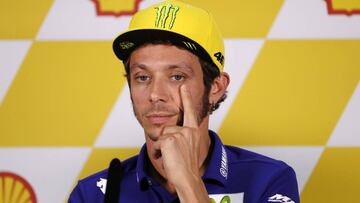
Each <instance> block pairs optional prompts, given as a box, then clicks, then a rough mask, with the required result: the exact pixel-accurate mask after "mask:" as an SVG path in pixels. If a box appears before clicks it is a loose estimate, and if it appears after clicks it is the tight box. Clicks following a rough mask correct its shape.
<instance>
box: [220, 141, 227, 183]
mask: <svg viewBox="0 0 360 203" xmlns="http://www.w3.org/2000/svg"><path fill="white" fill-rule="evenodd" d="M220 173H221V175H222V176H223V177H224V178H227V176H228V160H227V154H226V151H225V148H224V147H223V146H222V150H221V168H220Z"/></svg>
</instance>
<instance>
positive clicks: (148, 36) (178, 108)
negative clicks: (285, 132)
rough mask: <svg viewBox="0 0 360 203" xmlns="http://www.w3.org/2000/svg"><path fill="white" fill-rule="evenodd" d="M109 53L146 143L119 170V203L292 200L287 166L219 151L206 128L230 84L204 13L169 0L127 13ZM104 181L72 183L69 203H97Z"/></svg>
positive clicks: (102, 175)
mask: <svg viewBox="0 0 360 203" xmlns="http://www.w3.org/2000/svg"><path fill="white" fill-rule="evenodd" d="M113 49H114V52H115V54H116V55H117V57H118V58H119V59H120V60H122V61H123V63H124V65H125V70H126V77H127V80H128V84H129V88H130V93H131V100H132V104H133V109H134V113H135V116H136V118H137V120H138V121H139V123H140V124H141V126H142V127H143V129H144V134H145V139H146V144H145V145H144V146H143V147H142V149H141V152H140V153H139V154H138V155H137V156H135V157H132V158H130V159H127V160H125V161H124V162H123V164H122V168H121V171H119V174H121V183H120V189H119V193H120V198H119V201H120V202H151V203H156V202H187V203H189V202H191V203H197V202H199V203H200V202H202V203H203V202H223V203H224V202H236V203H242V202H246V203H255V202H299V195H298V188H297V182H296V177H295V173H294V171H293V170H292V168H291V167H289V166H288V165H286V164H285V163H283V162H281V161H277V160H273V159H270V158H267V157H264V156H262V155H259V154H256V153H252V152H249V151H246V150H243V149H240V148H236V147H231V146H225V145H223V144H222V143H221V140H220V139H219V137H218V135H217V134H216V133H215V132H213V131H210V130H208V124H209V116H210V114H211V113H212V112H213V111H214V110H216V109H217V108H218V107H219V104H220V103H221V102H222V101H223V100H224V99H225V97H226V88H227V86H228V84H229V82H230V78H229V75H228V74H227V73H225V72H223V65H224V44H223V39H222V37H221V34H220V32H219V30H218V28H217V26H216V25H215V23H214V21H213V18H212V17H211V15H210V14H209V13H208V12H206V11H204V10H202V9H199V8H196V7H193V6H190V5H187V4H185V3H182V2H180V1H175V0H174V1H166V2H163V3H159V4H156V5H153V6H151V7H149V8H147V9H144V10H142V11H140V12H138V13H137V14H135V15H134V17H133V19H132V21H131V23H130V26H129V29H128V31H126V32H125V33H122V34H121V35H120V36H118V37H117V38H116V40H115V41H114V44H113ZM233 136H241V135H233ZM107 177H108V170H104V171H101V172H99V173H96V174H94V175H92V176H90V177H88V178H85V179H84V180H81V181H79V183H78V185H77V186H76V188H75V189H74V190H73V192H72V194H71V195H70V198H69V202H72V203H75V202H86V203H91V202H103V201H104V193H105V188H104V185H101V183H104V181H106V179H107Z"/></svg>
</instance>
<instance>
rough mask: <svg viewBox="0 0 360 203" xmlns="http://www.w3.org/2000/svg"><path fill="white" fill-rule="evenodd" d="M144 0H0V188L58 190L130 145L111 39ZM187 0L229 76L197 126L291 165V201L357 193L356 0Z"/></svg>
mask: <svg viewBox="0 0 360 203" xmlns="http://www.w3.org/2000/svg"><path fill="white" fill-rule="evenodd" d="M155 2H158V1H156V0H143V1H140V0H92V1H91V0H32V1H25V0H18V1H10V0H0V201H2V202H6V203H7V202H10V201H14V199H20V200H24V201H25V200H29V201H28V202H32V203H35V202H40V203H49V202H51V203H56V202H65V201H66V199H67V197H68V195H69V193H70V191H71V190H72V188H73V186H74V185H75V184H76V182H77V180H78V179H80V178H83V177H86V176H88V175H90V174H92V173H94V172H96V171H98V170H101V169H104V168H106V167H107V166H108V163H109V161H110V160H111V159H112V158H113V157H119V158H121V159H125V158H127V157H130V156H132V155H134V154H136V153H137V152H138V151H139V148H140V147H141V146H142V144H143V143H144V137H143V132H142V130H141V127H140V126H139V124H138V123H137V121H136V120H135V118H134V116H133V113H132V108H131V103H130V99H129V90H128V87H127V84H126V81H125V78H124V76H123V74H124V70H123V67H122V65H121V64H120V62H119V61H118V60H117V59H116V58H115V56H114V54H113V53H112V40H113V39H114V38H115V36H117V34H118V33H120V32H122V31H124V30H125V29H126V27H127V25H128V23H129V21H130V18H131V15H132V14H133V13H134V12H135V11H136V10H138V9H142V8H144V7H147V6H149V5H151V4H153V3H155ZM187 2H191V3H192V4H194V5H198V6H200V7H203V8H205V9H208V10H209V11H210V12H211V13H212V14H213V15H214V18H215V19H216V21H217V22H218V24H219V27H220V29H221V31H222V33H223V35H224V38H225V47H226V58H225V71H226V72H228V73H229V74H230V76H231V83H230V87H229V93H228V98H227V100H226V101H225V102H224V103H223V104H222V105H221V107H220V110H218V111H217V112H215V114H214V115H213V116H212V117H211V128H212V129H214V130H215V131H217V132H218V133H219V134H220V136H221V138H222V139H223V141H224V142H225V143H226V144H230V145H236V146H240V147H244V148H247V149H250V150H253V151H256V152H259V153H262V154H265V155H268V156H270V157H273V158H276V159H281V160H284V161H285V162H287V163H288V164H290V165H291V166H293V167H294V169H295V170H296V173H297V178H298V182H299V190H300V192H301V199H302V202H305V203H307V202H310V203H311V202H327V203H332V202H334V203H335V202H358V199H359V198H358V194H359V188H360V172H359V171H360V83H359V79H360V1H358V0H328V1H324V0H224V1H210V0H193V1H190V0H188V1H187ZM194 21H196V19H194ZM189 23H191V22H189Z"/></svg>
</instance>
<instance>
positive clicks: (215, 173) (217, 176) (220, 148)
mask: <svg viewBox="0 0 360 203" xmlns="http://www.w3.org/2000/svg"><path fill="white" fill-rule="evenodd" d="M209 136H210V138H211V142H212V143H213V144H212V145H213V147H212V150H211V149H210V150H211V151H209V153H210V154H209V155H208V156H210V157H209V162H208V165H207V168H206V171H205V174H204V176H203V179H204V180H206V179H211V180H215V181H217V182H220V183H221V184H222V185H225V184H226V182H227V177H228V173H229V164H228V158H229V157H228V154H227V152H226V148H225V146H224V145H223V144H222V142H221V140H220V138H219V136H218V135H217V134H216V133H215V132H214V131H211V130H209Z"/></svg>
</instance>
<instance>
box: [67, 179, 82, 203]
mask: <svg viewBox="0 0 360 203" xmlns="http://www.w3.org/2000/svg"><path fill="white" fill-rule="evenodd" d="M83 194H84V193H83V191H82V189H81V184H80V182H79V183H78V184H77V185H76V187H75V188H74V189H73V191H72V192H71V194H70V196H69V199H68V203H85V199H84V195H83Z"/></svg>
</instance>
